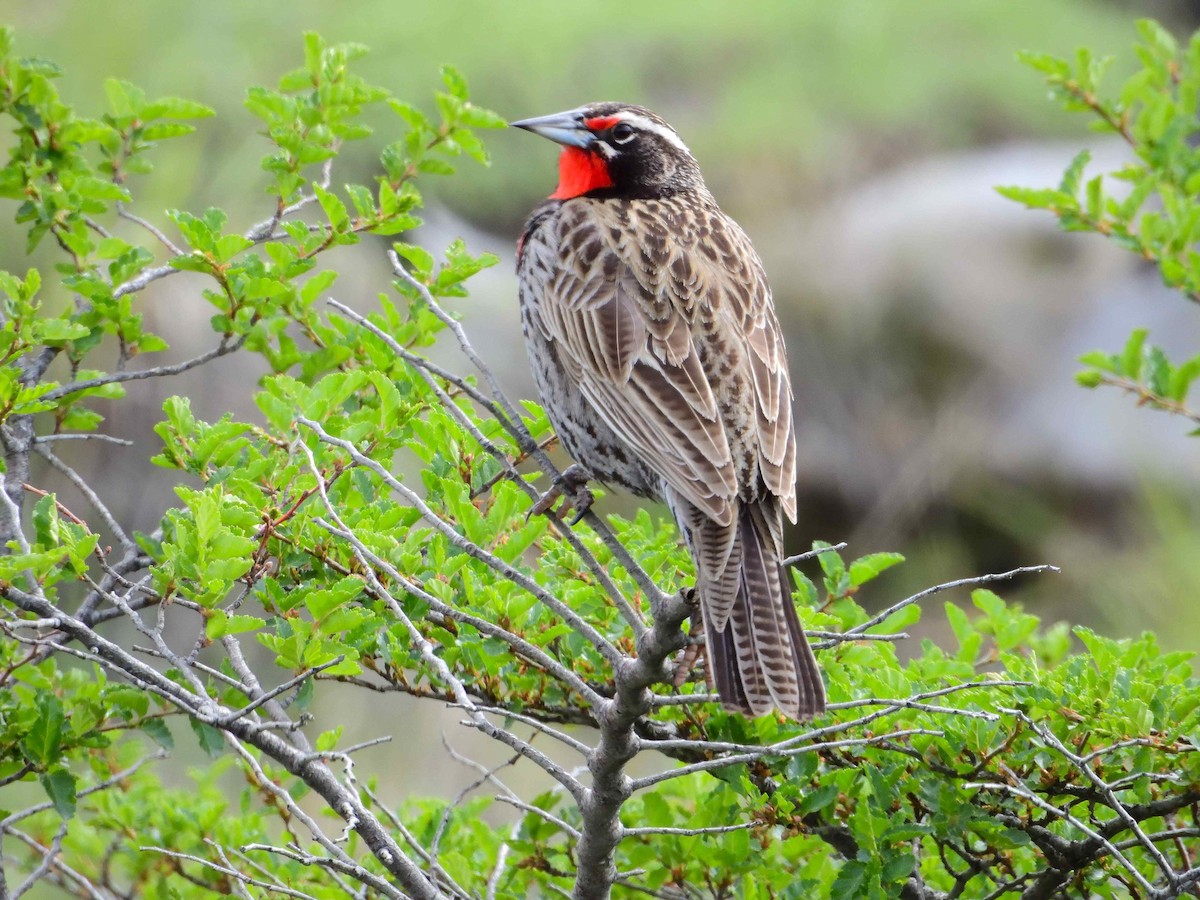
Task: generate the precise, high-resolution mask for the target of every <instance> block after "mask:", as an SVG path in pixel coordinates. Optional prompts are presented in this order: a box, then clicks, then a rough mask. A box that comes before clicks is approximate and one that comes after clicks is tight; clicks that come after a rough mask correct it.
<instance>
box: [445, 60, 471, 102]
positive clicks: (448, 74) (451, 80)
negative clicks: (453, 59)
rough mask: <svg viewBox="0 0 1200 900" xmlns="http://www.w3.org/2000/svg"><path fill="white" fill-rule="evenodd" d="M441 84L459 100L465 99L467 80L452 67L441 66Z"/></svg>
mask: <svg viewBox="0 0 1200 900" xmlns="http://www.w3.org/2000/svg"><path fill="white" fill-rule="evenodd" d="M442 82H443V83H444V84H445V85H446V87H447V88H448V89H449V90H450V93H451V94H452V95H454V96H455V97H457V98H458V99H459V100H466V99H467V79H465V78H463V76H462V73H461V72H460V71H458V69H456V68H454V66H450V65H445V66H442Z"/></svg>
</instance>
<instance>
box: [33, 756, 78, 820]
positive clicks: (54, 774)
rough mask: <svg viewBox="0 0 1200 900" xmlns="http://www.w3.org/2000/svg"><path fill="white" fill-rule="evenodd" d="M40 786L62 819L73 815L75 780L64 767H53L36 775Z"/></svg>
mask: <svg viewBox="0 0 1200 900" xmlns="http://www.w3.org/2000/svg"><path fill="white" fill-rule="evenodd" d="M38 781H40V782H41V783H42V788H43V789H44V790H45V791H46V795H47V796H48V797H49V798H50V802H51V803H53V804H54V810H55V812H57V813H58V814H59V815H60V816H62V817H63V818H64V819H70V818H72V817H73V816H74V815H75V798H76V786H77V782H76V780H75V776H74V775H72V774H71V773H70V772H68V771H67V770H66V769H62V768H55V769H51V770H50V771H49V772H46V773H45V774H43V775H41V776H39V777H38Z"/></svg>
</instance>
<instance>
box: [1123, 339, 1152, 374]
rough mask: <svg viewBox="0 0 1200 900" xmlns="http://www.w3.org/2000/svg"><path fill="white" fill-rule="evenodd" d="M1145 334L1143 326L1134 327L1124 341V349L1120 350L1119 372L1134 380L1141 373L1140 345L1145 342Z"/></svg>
mask: <svg viewBox="0 0 1200 900" xmlns="http://www.w3.org/2000/svg"><path fill="white" fill-rule="evenodd" d="M1146 334H1147V331H1146V329H1145V328H1138V329H1135V330H1134V332H1133V333H1132V334H1131V335H1129V340H1127V341H1126V342H1125V349H1124V350H1122V351H1121V372H1120V374H1122V375H1124V376H1125V377H1127V378H1132V379H1133V380H1134V381H1138V380H1139V378H1140V376H1141V374H1142V347H1143V346H1144V345H1145V343H1146Z"/></svg>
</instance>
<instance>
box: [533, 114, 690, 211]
mask: <svg viewBox="0 0 1200 900" xmlns="http://www.w3.org/2000/svg"><path fill="white" fill-rule="evenodd" d="M512 124H513V126H514V127H516V128H524V129H525V130H526V131H532V132H533V133H534V134H540V135H541V136H542V137H545V138H549V139H550V140H552V141H555V142H556V143H559V144H562V145H563V153H562V156H561V158H560V160H559V184H558V189H557V190H556V191H555V192H554V193H553V194H552V195H551V196H553V197H556V198H558V199H561V200H566V199H569V198H571V197H579V196H583V195H586V196H589V197H631V198H633V197H638V198H653V197H667V196H671V195H672V194H678V193H681V192H684V191H695V190H699V189H703V187H704V179H703V177H701V175H700V166H699V165H697V163H696V159H695V157H693V156H692V152H691V151H690V150H688V148H687V145H686V144H684V142H683V141H682V140H681V139H680V137H679V135H678V134H677V133H676V132H675V129H674V128H672V127H671V126H670V125H668V124H667V123H666V122H664V121H663V120H662V119H661V118H659V117H658V116H657V115H655V114H654V113H652V112H651V111H650V110H648V109H646V108H645V107H642V106H633V105H632V104H629V103H611V102H608V103H589V104H588V105H587V106H581V107H579V109H572V110H569V111H567V112H562V113H555V114H554V115H551V116H541V117H540V118H536V119H522V120H521V121H519V122H513V123H512Z"/></svg>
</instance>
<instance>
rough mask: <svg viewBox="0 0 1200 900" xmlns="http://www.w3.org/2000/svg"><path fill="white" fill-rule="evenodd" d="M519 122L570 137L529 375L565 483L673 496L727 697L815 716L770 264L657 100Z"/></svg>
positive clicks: (535, 303) (532, 243)
mask: <svg viewBox="0 0 1200 900" xmlns="http://www.w3.org/2000/svg"><path fill="white" fill-rule="evenodd" d="M511 124H512V126H513V127H516V128H521V129H524V130H526V131H529V132H532V133H533V134H537V135H540V136H541V137H544V138H548V139H549V140H551V141H554V142H556V143H558V144H560V145H562V150H561V152H560V156H559V164H558V169H559V175H558V185H557V187H556V188H555V190H554V192H553V193H552V194H551V195H550V196H549V198H548V199H546V200H544V201H543V202H542V203H541V204H539V205H538V206H537V207H535V208H534V210H533V212H532V213H531V215H530V216H529V219H528V220H527V222H526V223H525V226H524V229H523V230H522V233H521V237H520V240H519V241H518V243H517V276H518V285H519V288H518V295H519V296H518V299H519V305H520V313H521V324H522V330H523V332H524V336H525V343H526V348H527V351H528V355H529V361H530V366H531V368H532V370H533V376H534V382H535V385H536V387H537V390H538V393H539V395H540V397H541V401H542V405H543V406H544V408H545V410H546V413H547V415H548V417H549V420H550V423H551V424H552V425H553V426H554V429H555V431H556V433H557V435H558V438H559V441H560V442H561V444H562V445H563V447H564V448H565V449H566V451H567V452H568V453H569V454H570V455H571V456H572V458H573V459H574V461H575V463H576V465H573V466H571V467H570V469H568V470H567V472H565V473H564V476H566V478H567V481H568V482H569V483H568V484H567V487H568V488H569V489H574V488H577V487H578V486H579V485H580V483H582V482H586V481H587V480H596V481H599V482H601V483H605V484H615V485H618V486H620V487H623V488H625V489H626V490H629V491H631V492H632V493H634V494H636V495H638V496H642V497H647V498H651V499H657V500H662V501H665V502H666V504H667V505H668V506H669V508H670V509H671V511H672V513H673V515H674V517H675V520H676V522H677V523H678V525H679V527H680V530H681V532H682V534H683V538H684V542H685V544H686V545H687V548H688V550H689V552H690V554H691V556H692V559H693V561H694V563H695V569H696V594H697V595H698V606H699V611H700V614H701V618H702V619H703V630H704V637H705V645H706V652H707V656H708V667H709V668H708V671H709V673H710V677H711V680H712V681H713V682H715V684H716V688H717V693H718V696H719V698H720V701H721V704H722V706H723V707H724V708H725V709H727V710H729V711H732V712H739V713H742V714H744V715H747V716H760V715H765V714H767V713H770V712H772V711H773V710H778V711H779V712H780V713H782V714H784V715H785V716H788V717H790V718H792V719H795V720H798V721H803V720H806V719H810V718H812V717H813V716H815V715H817V714H819V713H821V712H823V711H824V709H825V686H824V683H823V681H822V679H821V673H820V670H819V668H818V666H817V661H816V658H815V657H814V655H813V651H812V649H811V647H810V646H809V644H808V641H807V639H806V637H805V635H804V631H803V629H802V627H801V625H800V622H799V620H798V618H797V615H796V608H795V603H794V601H793V600H792V597H791V593H790V589H789V580H788V576H787V573H786V572H785V570H784V567H783V564H782V561H783V559H784V554H783V517H784V516H785V515H786V516H787V517H788V519H789V520H790V521H791V522H793V523H795V521H796V485H795V481H796V440H795V423H794V420H793V414H792V399H793V398H792V390H791V380H790V376H789V372H788V363H787V354H786V351H785V348H784V342H783V335H782V333H781V329H780V326H779V321H778V319H777V317H776V314H775V308H774V303H773V301H772V297H771V289H770V286H769V285H768V283H767V278H766V275H765V272H764V269H763V265H762V262H761V261H760V260H759V257H758V255H757V253H755V251H754V247H753V246H752V245H751V243H750V239H749V238H748V237H747V236H746V234H745V232H744V231H743V230H742V229H741V228H740V227H739V226H738V225H737V223H736V222H734V221H733V219H731V218H730V217H729V216H727V215H726V214H725V213H723V212H722V211H721V209H720V207H719V206H718V205H717V202H716V200H715V199H714V197H713V195H712V193H711V192H710V191H709V189H708V187H707V186H706V185H705V183H704V178H703V176H702V175H701V172H700V166H699V164H698V163H697V161H696V159H695V157H694V156H693V155H692V152H691V151H690V150H689V149H688V147H687V145H686V144H685V143H684V142H683V140H682V139H681V138H680V136H679V134H678V133H677V132H676V131H675V129H674V128H672V127H671V126H670V125H668V124H667V123H666V122H665V121H664V120H663V119H662V118H661V117H659V116H658V115H656V114H655V113H653V112H651V111H650V110H648V109H646V108H644V107H642V106H637V105H633V104H627V103H619V102H601V103H589V104H587V105H585V106H581V107H579V108H577V109H572V110H568V111H566V112H561V113H555V114H553V115H548V116H540V117H537V118H529V119H522V120H520V121H516V122H512V123H511ZM560 487H561V485H560Z"/></svg>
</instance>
